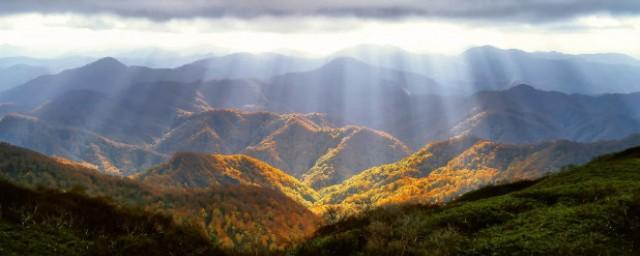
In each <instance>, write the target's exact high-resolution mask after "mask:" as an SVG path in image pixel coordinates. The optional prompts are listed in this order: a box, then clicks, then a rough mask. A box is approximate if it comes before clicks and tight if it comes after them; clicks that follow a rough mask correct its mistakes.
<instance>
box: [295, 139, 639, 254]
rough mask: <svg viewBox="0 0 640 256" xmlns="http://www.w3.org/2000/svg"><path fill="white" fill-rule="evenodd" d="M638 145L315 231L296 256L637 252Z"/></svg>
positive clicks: (384, 209) (389, 208) (386, 208)
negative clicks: (531, 177) (527, 178)
mask: <svg viewBox="0 0 640 256" xmlns="http://www.w3.org/2000/svg"><path fill="white" fill-rule="evenodd" d="M639 252H640V148H633V149H629V150H626V151H624V152H621V153H618V154H614V155H609V156H605V157H601V158H598V159H596V160H594V161H592V162H590V163H588V164H586V165H583V166H580V167H573V168H570V169H569V170H566V171H563V172H560V173H557V174H554V175H551V176H548V177H546V178H543V179H541V180H537V181H535V182H522V183H519V184H510V185H503V186H498V187H487V188H484V189H481V190H478V191H475V192H472V193H470V194H467V195H465V196H463V197H461V198H460V199H458V200H457V201H455V202H452V203H449V204H447V205H445V206H442V207H436V206H433V207H430V206H415V205H414V206H401V207H393V206H389V207H384V208H378V209H376V210H373V211H369V212H366V213H364V214H362V215H360V216H357V217H352V218H348V219H345V220H343V221H340V222H337V223H335V224H333V225H330V226H326V227H324V228H322V229H320V230H319V231H318V232H317V233H316V235H315V237H314V238H313V239H310V240H309V241H307V242H306V243H304V244H303V245H301V246H299V247H298V248H297V249H296V250H295V251H294V252H293V254H296V255H638V253H639Z"/></svg>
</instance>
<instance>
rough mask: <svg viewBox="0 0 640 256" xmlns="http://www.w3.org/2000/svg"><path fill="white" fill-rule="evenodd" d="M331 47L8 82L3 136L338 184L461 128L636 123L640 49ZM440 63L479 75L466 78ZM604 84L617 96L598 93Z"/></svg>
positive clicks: (514, 138)
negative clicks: (435, 51)
mask: <svg viewBox="0 0 640 256" xmlns="http://www.w3.org/2000/svg"><path fill="white" fill-rule="evenodd" d="M373 52H375V53H376V54H377V56H376V55H374V54H372V53H373ZM370 53H371V54H370ZM341 56H351V57H354V58H358V59H360V60H358V59H354V58H344V57H341ZM333 57H334V58H333V59H326V60H321V59H305V58H300V57H292V56H285V55H277V54H261V55H252V54H232V55H227V56H222V57H211V58H207V59H203V60H199V61H196V62H193V63H191V64H187V65H182V66H179V67H177V68H160V69H158V68H148V67H141V66H127V65H125V64H123V63H121V62H120V61H118V60H116V59H114V58H103V59H100V60H97V61H95V62H93V63H90V64H87V65H84V66H81V67H78V68H74V69H69V70H66V71H63V72H60V73H57V74H52V75H43V76H40V77H38V78H35V79H33V80H30V81H28V82H25V83H24V84H22V85H19V86H17V87H15V88H11V89H8V90H6V91H4V92H2V93H0V103H1V105H0V114H2V115H6V116H5V117H4V118H3V119H2V120H0V138H2V139H3V140H5V141H8V142H10V143H14V144H16V145H21V146H25V147H29V148H32V149H36V150H39V151H41V152H44V153H47V154H51V155H61V156H64V157H68V158H71V159H74V160H77V161H85V162H89V163H91V164H94V165H96V166H98V167H99V168H100V169H101V170H103V171H108V172H111V173H121V174H129V173H134V172H137V171H140V170H143V169H146V168H149V167H151V166H153V165H154V164H158V163H159V162H161V161H162V160H166V159H168V157H169V156H170V155H171V154H173V153H176V152H180V151H196V152H204V153H224V154H237V153H244V154H249V155H252V156H256V157H258V158H260V159H262V160H264V161H267V162H269V163H271V164H273V165H275V166H276V167H278V168H280V169H282V170H285V171H286V172H288V173H290V174H292V175H294V176H296V177H298V178H301V179H307V181H306V182H308V183H309V184H316V183H318V182H319V183H318V184H324V185H330V184H335V183H339V182H341V181H342V180H343V179H345V178H348V177H350V176H351V175H353V174H355V173H357V172H358V171H360V170H362V169H366V168H368V167H372V166H375V165H379V164H384V163H389V162H392V161H395V160H398V159H400V158H401V157H403V156H406V155H408V154H409V153H410V152H411V151H412V150H417V149H419V148H420V147H422V146H423V145H425V144H426V143H429V142H433V141H437V140H446V139H448V138H449V137H451V136H459V135H465V136H475V137H479V138H484V139H488V140H491V141H495V142H501V143H539V142H543V141H548V140H557V139H566V140H572V141H578V142H594V141H599V140H611V139H621V138H624V137H626V136H628V135H631V134H634V133H638V132H640V94H638V93H627V92H629V91H632V90H633V88H635V87H634V86H636V85H637V83H638V82H637V81H640V79H635V78H633V77H629V76H634V75H637V74H640V72H635V71H633V70H635V69H640V65H637V62H638V61H636V60H635V59H633V58H631V57H625V56H622V55H610V54H609V55H607V54H603V55H565V54H560V53H527V52H523V51H518V50H500V49H497V48H493V47H479V48H472V49H469V50H467V51H465V52H464V53H463V54H461V55H460V56H454V57H446V56H427V55H418V54H410V53H408V52H404V51H401V50H399V49H395V48H382V47H372V46H362V47H360V48H354V49H347V50H345V51H342V52H339V53H336V54H335V55H334V56H333ZM18 60H19V59H12V61H14V62H16V61H18ZM380 60H385V61H387V62H381V61H380ZM428 60H434V61H433V63H431V64H430V65H431V66H424V65H423V64H424V63H426V61H428ZM25 61H26V60H25ZM389 61H393V62H389ZM28 62H29V63H31V62H35V60H31V59H28ZM415 63H418V64H420V63H422V64H420V65H417V64H416V65H414V64H415ZM45 64H47V63H44V64H43V65H45ZM462 64H464V67H463V68H461V67H458V66H459V65H462ZM447 65H453V66H447ZM440 67H444V69H446V70H448V71H449V72H452V74H454V73H455V76H456V77H458V78H464V79H466V78H472V80H468V81H464V80H460V81H458V82H461V83H463V84H465V86H466V87H467V88H462V87H459V86H458V82H454V81H452V80H447V79H448V78H447V79H444V78H443V76H441V75H442V74H441V73H439V71H438V70H439V69H438V68H440ZM567 67H571V68H572V70H574V71H575V70H579V71H580V76H578V75H579V74H578V73H572V72H568V71H567V70H566V68H567ZM464 70H471V71H473V72H472V73H471V74H472V75H471V76H466V74H469V73H468V72H463V71H464ZM454 71H455V72H454ZM576 72H577V71H576ZM583 72H586V73H588V74H589V75H594V76H603V77H606V78H607V79H608V80H607V81H604V80H599V79H591V78H588V79H584V76H582V75H581V73H583ZM616 72H620V73H623V74H624V75H616V74H617V73H616ZM555 74H557V75H555ZM516 81H527V82H528V83H527V85H525V84H518V83H514V82H516ZM587 81H588V82H587ZM616 84H619V86H617V85H616ZM623 84H624V85H623ZM569 86H570V87H569ZM598 88H606V92H608V94H602V95H590V94H591V93H596V92H599V90H600V89H598ZM487 89H495V90H493V91H488V90H487ZM548 90H553V91H548ZM568 93H579V94H568ZM220 109H239V110H242V111H248V112H237V111H221V110H220ZM254 111H262V112H258V113H251V112H254ZM11 112H19V113H20V114H9V113H11ZM277 113H280V114H277ZM284 113H302V114H301V115H296V114H284ZM310 113H321V114H319V115H318V114H310ZM350 125H356V126H350ZM358 126H363V127H358ZM365 127H369V128H365ZM372 129H375V130H372ZM63 145H64V146H63ZM365 149H369V150H365ZM372 149H373V150H372ZM362 151H365V152H367V153H366V154H365V155H361V157H359V158H357V160H353V158H352V157H347V156H350V155H354V154H362ZM336 159H341V160H339V161H338V160H336ZM336 161H337V162H336ZM328 163H331V164H328ZM327 164H328V165H327ZM321 170H322V171H321ZM312 177H316V178H312ZM318 177H322V178H318ZM324 185H322V186H324ZM314 186H317V185H314Z"/></svg>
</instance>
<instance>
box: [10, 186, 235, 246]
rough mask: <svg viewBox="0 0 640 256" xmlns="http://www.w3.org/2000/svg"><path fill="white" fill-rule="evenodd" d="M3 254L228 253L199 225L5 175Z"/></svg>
mask: <svg viewBox="0 0 640 256" xmlns="http://www.w3.org/2000/svg"><path fill="white" fill-rule="evenodd" d="M0 255H8V256H9V255H16V256H18V255H20V256H24V255H38V256H44V255H69V256H70V255H224V253H223V252H222V251H220V250H218V249H216V248H214V247H213V246H212V245H211V243H210V242H209V240H208V238H207V237H206V236H205V235H204V234H202V233H201V232H199V231H198V229H195V228H191V227H188V226H182V225H176V224H174V222H173V220H172V218H171V217H169V216H165V215H158V214H152V213H148V212H146V211H143V210H140V209H133V208H126V207H119V206H116V205H115V204H113V203H112V202H111V201H109V200H107V199H103V198H89V197H86V196H85V195H83V194H81V193H79V192H76V191H72V192H66V193H63V192H57V191H54V190H43V189H40V190H32V189H27V188H22V187H18V186H15V185H12V184H10V183H8V182H6V181H0Z"/></svg>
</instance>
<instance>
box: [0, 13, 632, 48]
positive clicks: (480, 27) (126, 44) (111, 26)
mask: <svg viewBox="0 0 640 256" xmlns="http://www.w3.org/2000/svg"><path fill="white" fill-rule="evenodd" d="M360 44H378V45H392V46H397V47H401V48H403V49H406V50H409V51H414V52H428V53H442V54H456V53H459V52H460V51H463V50H465V49H466V48H468V47H472V46H478V45H494V46H498V47H502V48H518V49H523V50H529V51H562V52H568V53H593V52H619V53H626V54H629V55H633V56H635V57H640V1H639V0H518V1H515V0H368V1H363V0H323V1H300V0H298V1H294V0H230V1H223V0H209V1H207V0H181V1H179V0H110V1H103V0H2V1H0V55H4V56H7V55H12V54H13V55H15V54H28V55H36V56H55V55H61V54H89V55H91V54H93V55H100V54H109V53H112V52H117V51H126V50H135V49H141V48H147V49H148V48H154V49H155V48H157V49H166V50H173V51H178V52H181V53H185V54H187V53H194V52H222V51H223V50H222V49H227V50H231V51H249V52H265V51H291V52H302V53H307V54H311V55H322V54H328V53H331V52H333V51H336V50H339V49H342V48H346V47H350V46H354V45H360Z"/></svg>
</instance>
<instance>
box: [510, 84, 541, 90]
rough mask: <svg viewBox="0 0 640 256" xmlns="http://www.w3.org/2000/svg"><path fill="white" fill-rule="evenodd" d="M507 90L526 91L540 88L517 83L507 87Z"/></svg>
mask: <svg viewBox="0 0 640 256" xmlns="http://www.w3.org/2000/svg"><path fill="white" fill-rule="evenodd" d="M507 91H523V92H524V91H540V90H538V89H536V88H535V87H533V86H531V85H528V84H517V85H515V86H513V87H511V88H509V89H507Z"/></svg>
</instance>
